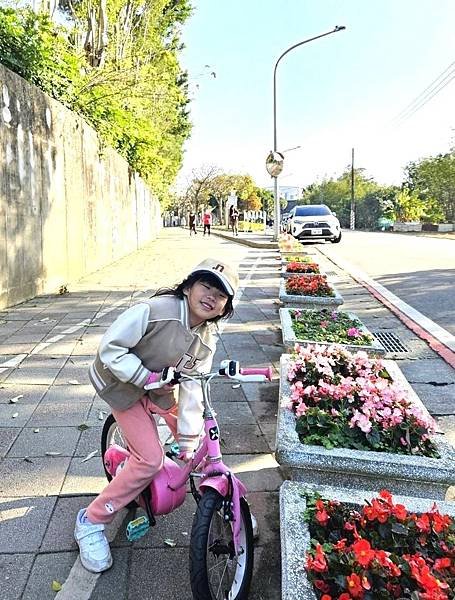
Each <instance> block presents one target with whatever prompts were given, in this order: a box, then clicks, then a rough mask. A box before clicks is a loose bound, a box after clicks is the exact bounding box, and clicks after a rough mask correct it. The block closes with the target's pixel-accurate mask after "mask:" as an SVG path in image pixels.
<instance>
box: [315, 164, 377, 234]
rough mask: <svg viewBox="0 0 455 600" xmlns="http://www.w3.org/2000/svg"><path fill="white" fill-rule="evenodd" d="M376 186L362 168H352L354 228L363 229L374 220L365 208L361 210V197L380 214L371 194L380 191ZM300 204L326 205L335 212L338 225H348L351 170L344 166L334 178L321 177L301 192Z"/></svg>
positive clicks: (372, 223)
mask: <svg viewBox="0 0 455 600" xmlns="http://www.w3.org/2000/svg"><path fill="white" fill-rule="evenodd" d="M380 190H381V188H380V186H379V185H378V184H377V183H376V182H375V181H373V180H372V179H371V178H369V177H367V176H366V175H365V172H364V169H354V192H355V206H356V227H358V228H360V229H363V228H365V229H366V228H369V227H374V222H375V220H376V219H377V217H376V219H374V218H373V219H372V218H371V216H370V213H369V209H368V207H365V209H364V210H362V208H361V207H362V205H363V203H364V201H365V198H367V197H369V198H370V200H369V203H370V206H371V204H373V205H374V204H376V207H375V213H377V214H378V216H381V214H380V213H381V210H380V202H379V199H376V200H374V199H373V198H374V194H377V193H378V192H380ZM303 203H304V204H326V205H327V206H328V207H329V208H330V209H331V210H333V211H334V212H336V214H337V217H338V219H339V220H340V223H341V225H342V227H349V223H350V211H351V170H350V169H346V170H345V171H344V173H342V175H341V176H340V177H338V179H324V180H323V181H322V182H321V183H315V184H312V185H310V186H308V187H307V188H306V190H304V193H303Z"/></svg>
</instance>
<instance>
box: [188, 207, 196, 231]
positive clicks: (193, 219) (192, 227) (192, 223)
mask: <svg viewBox="0 0 455 600" xmlns="http://www.w3.org/2000/svg"><path fill="white" fill-rule="evenodd" d="M189 225H190V236H191V235H192V234H193V233H194V235H196V234H197V231H196V215H195V214H194V212H193V211H191V213H190V218H189Z"/></svg>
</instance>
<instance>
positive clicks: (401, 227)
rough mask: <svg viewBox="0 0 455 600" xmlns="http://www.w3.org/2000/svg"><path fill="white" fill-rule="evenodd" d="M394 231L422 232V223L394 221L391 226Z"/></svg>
mask: <svg viewBox="0 0 455 600" xmlns="http://www.w3.org/2000/svg"><path fill="white" fill-rule="evenodd" d="M393 230H394V231H402V232H409V231H422V223H419V221H406V222H405V221H395V222H394V224H393Z"/></svg>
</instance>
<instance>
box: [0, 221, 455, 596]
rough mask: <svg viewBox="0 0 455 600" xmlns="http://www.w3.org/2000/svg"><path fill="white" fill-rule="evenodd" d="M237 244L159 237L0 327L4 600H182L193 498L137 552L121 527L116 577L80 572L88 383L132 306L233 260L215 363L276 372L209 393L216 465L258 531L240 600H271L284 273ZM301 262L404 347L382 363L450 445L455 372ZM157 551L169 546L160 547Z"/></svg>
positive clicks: (363, 296)
mask: <svg viewBox="0 0 455 600" xmlns="http://www.w3.org/2000/svg"><path fill="white" fill-rule="evenodd" d="M244 243H245V242H244V240H243V239H242V236H239V238H235V239H232V240H227V239H225V238H221V237H220V236H217V235H212V236H211V237H210V238H207V237H205V238H203V236H202V235H201V236H199V235H198V236H193V237H191V238H190V237H189V235H188V231H187V230H183V229H180V228H168V229H164V230H163V231H162V234H161V236H160V238H159V240H157V241H156V242H153V243H152V244H150V245H149V246H148V247H147V248H144V249H143V250H141V251H139V252H136V253H134V254H132V255H130V256H128V257H126V258H125V259H122V260H121V261H119V262H117V263H115V264H113V265H111V266H110V267H108V268H106V269H103V270H101V271H99V272H97V273H94V274H92V275H91V276H89V277H87V278H85V279H84V280H82V281H80V282H79V283H78V284H77V285H73V286H69V294H66V295H62V296H59V295H48V296H42V297H38V298H35V299H33V300H31V301H29V302H26V303H23V304H21V305H18V306H16V307H13V308H11V309H9V310H6V311H3V312H1V313H0V481H1V483H0V598H1V600H17V599H22V598H23V599H27V600H29V599H30V600H31V599H32V598H33V599H36V598H38V599H39V600H47V599H48V598H49V599H52V598H58V600H62V599H63V600H64V599H65V598H69V599H71V600H82V599H85V598H87V599H89V598H91V599H97V600H98V599H99V600H101V599H103V600H106V599H113V600H114V599H115V600H139V598H140V599H141V600H142V599H144V598H150V599H154V600H161V599H163V600H164V599H166V598H178V599H179V600H191V594H190V592H189V583H188V538H189V532H190V528H191V520H192V514H193V512H194V502H193V500H192V498H191V497H189V498H188V499H187V501H186V502H185V504H184V505H183V506H182V507H181V508H180V509H179V510H178V511H176V512H175V513H174V514H172V515H169V516H168V517H160V518H159V521H158V525H157V526H156V527H155V528H153V529H152V530H151V532H149V534H148V535H147V536H146V537H144V538H143V539H142V540H140V541H138V542H135V543H133V544H130V543H128V542H127V541H126V538H125V523H123V524H121V526H120V527H119V529H118V531H117V532H116V530H115V528H114V530H113V532H114V534H115V539H114V541H113V544H112V546H113V554H114V561H115V563H114V566H113V568H112V569H111V570H110V571H108V572H107V573H105V574H103V575H101V576H100V577H92V576H90V575H89V574H87V573H86V572H85V571H83V570H82V568H79V569H78V567H77V566H78V564H79V561H78V560H76V559H77V549H76V545H75V542H74V541H73V538H72V532H73V526H74V519H75V515H76V513H77V510H78V509H79V508H80V507H82V506H84V505H86V504H87V502H89V501H90V498H91V497H93V495H94V494H96V493H97V492H98V491H99V490H100V489H101V488H102V486H103V485H104V484H105V480H104V475H103V470H102V465H101V461H100V457H99V442H100V433H101V428H102V424H103V420H104V419H105V418H106V416H107V414H108V411H107V405H105V404H104V403H103V402H102V401H101V400H100V399H98V398H97V397H96V396H95V393H94V391H93V389H92V387H91V385H90V384H89V381H88V377H87V368H88V365H89V364H90V361H91V360H92V358H93V355H94V353H95V351H96V348H97V345H98V342H99V339H100V337H101V335H102V334H103V332H104V331H105V330H106V328H107V327H108V326H109V324H110V323H111V322H112V321H113V320H114V318H115V317H116V316H117V315H118V314H119V313H120V312H121V311H123V310H124V309H125V308H126V307H127V306H128V305H130V304H131V303H132V302H135V301H137V300H138V299H140V298H142V297H148V296H149V295H150V294H151V293H152V292H153V290H156V289H157V288H158V287H161V286H164V285H170V284H172V283H174V282H176V281H179V280H180V279H181V278H182V277H183V276H184V275H185V274H186V272H187V271H188V269H189V268H190V267H192V266H193V265H194V264H196V263H197V262H198V261H199V260H201V259H202V258H204V257H206V256H219V257H224V258H226V257H229V259H230V260H232V262H233V263H235V264H237V265H238V266H239V271H240V278H241V286H242V288H241V293H240V294H239V295H240V298H239V302H238V304H237V308H236V315H235V318H234V319H233V320H232V321H231V322H229V323H228V324H227V325H226V327H225V329H224V331H223V333H222V338H221V341H220V343H219V345H218V350H217V354H216V357H215V361H219V360H221V359H222V358H224V357H226V356H229V357H230V358H235V359H237V360H240V361H241V362H242V363H243V364H244V365H255V366H264V365H267V364H272V365H273V366H274V368H275V380H274V382H273V383H272V384H244V385H241V386H240V387H237V386H236V385H232V383H231V382H220V383H217V384H214V385H213V399H214V401H215V406H216V408H217V411H218V415H219V420H220V425H221V432H222V438H223V444H224V448H223V451H224V454H225V459H226V462H227V464H230V465H232V467H233V470H234V471H235V472H237V473H239V474H240V477H241V478H242V480H243V481H244V482H245V483H246V485H247V487H248V489H249V490H250V494H249V500H250V503H251V505H252V509H253V511H254V513H255V515H256V516H257V518H258V521H259V526H260V531H261V536H260V540H259V543H258V546H257V550H256V554H255V571H254V579H253V585H252V590H251V594H250V598H251V600H278V599H279V598H280V544H279V514H278V489H279V486H280V484H281V481H282V477H281V474H280V470H279V468H278V467H277V464H276V462H275V461H274V457H273V450H274V441H275V425H276V404H277V398H278V382H277V368H278V363H279V357H280V355H281V353H282V351H283V347H282V345H281V331H280V326H279V317H278V304H277V298H278V286H279V277H280V276H279V269H280V263H279V261H278V252H277V250H274V249H273V248H270V249H269V248H264V247H262V248H257V247H251V246H246V245H244ZM306 248H307V250H308V251H309V252H313V253H315V254H316V255H317V257H316V259H317V260H318V261H319V262H320V263H321V265H322V269H323V270H325V271H327V272H328V275H329V277H330V278H331V279H332V281H333V282H334V283H335V285H336V286H337V288H338V289H339V290H340V292H341V293H342V295H343V297H344V300H345V304H344V305H343V308H346V309H348V310H352V311H354V312H356V313H357V314H358V315H359V317H360V318H361V319H362V320H363V321H364V322H365V323H366V325H367V326H368V327H369V328H370V329H371V330H373V331H375V332H377V331H382V332H387V331H389V332H394V333H395V334H396V335H398V336H399V338H400V340H402V341H403V343H404V344H405V346H406V347H407V349H408V351H407V352H405V353H396V354H393V353H389V354H388V355H387V358H394V359H396V360H397V361H398V364H399V366H400V367H401V369H402V370H403V372H404V374H405V375H406V377H407V378H408V379H409V381H410V382H411V384H412V386H413V387H414V388H415V390H416V392H417V393H418V394H419V395H420V397H421V398H422V400H423V402H424V403H425V404H426V405H427V407H428V408H429V410H430V412H432V413H433V414H434V415H435V416H436V417H437V418H438V420H439V422H440V425H441V428H442V429H443V430H445V431H446V432H447V434H448V437H449V439H451V441H452V443H454V444H455V415H454V413H455V410H454V402H453V399H454V389H455V384H454V370H453V369H452V368H451V367H449V366H448V365H447V364H446V363H444V361H443V360H442V359H441V358H439V357H438V356H437V355H436V354H435V353H434V352H433V351H432V350H431V349H430V348H429V347H428V346H427V344H426V343H425V342H423V341H422V340H420V339H419V338H417V337H416V336H415V335H414V334H413V333H412V332H410V331H409V330H408V329H407V328H406V327H405V326H404V325H403V324H402V323H401V322H400V321H399V320H398V319H397V318H396V317H395V316H394V315H392V314H391V313H390V312H389V311H388V310H387V309H386V308H385V307H384V306H383V305H382V304H380V303H379V302H378V300H376V299H375V298H373V297H372V296H370V294H369V293H368V292H367V290H365V289H364V288H362V287H361V286H359V285H358V284H357V283H356V282H355V281H354V280H353V279H352V278H351V277H350V276H349V274H347V273H345V272H344V271H342V270H341V269H340V268H338V267H336V265H334V264H333V263H332V262H331V261H329V259H328V258H326V257H325V256H323V255H322V254H321V253H320V252H319V250H318V249H317V245H315V246H307V247H306ZM12 400H17V401H15V402H13V403H11V401H12ZM95 451H98V454H97V455H96V456H92V453H93V452H95ZM90 456H92V457H91V458H89V457H90ZM167 539H172V540H174V541H175V542H176V546H175V547H169V546H168V545H166V544H165V540H167ZM53 580H56V581H58V582H60V583H64V582H65V581H67V584H66V585H65V586H64V589H63V591H61V592H59V593H57V594H56V593H55V592H54V591H52V589H51V585H52V581H53ZM65 590H66V591H65Z"/></svg>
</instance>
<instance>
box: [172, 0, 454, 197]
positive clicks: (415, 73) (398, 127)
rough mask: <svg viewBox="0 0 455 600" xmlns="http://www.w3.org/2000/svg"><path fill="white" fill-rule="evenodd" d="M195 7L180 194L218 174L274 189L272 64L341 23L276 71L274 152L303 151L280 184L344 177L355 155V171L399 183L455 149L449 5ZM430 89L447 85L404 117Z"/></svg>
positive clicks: (355, 2) (189, 28)
mask: <svg viewBox="0 0 455 600" xmlns="http://www.w3.org/2000/svg"><path fill="white" fill-rule="evenodd" d="M193 5H194V11H193V15H192V16H191V17H190V19H189V20H188V21H187V23H186V24H185V25H184V27H183V30H182V41H183V42H184V44H185V49H184V50H183V52H182V55H181V64H182V66H183V67H184V68H185V69H187V70H188V73H189V80H190V96H191V98H192V102H191V104H190V110H191V121H192V123H193V130H192V135H191V138H190V140H188V141H187V142H186V145H185V156H184V163H183V167H182V170H181V172H180V174H179V178H178V184H177V185H178V187H180V188H183V187H184V186H185V182H187V181H188V178H189V177H190V176H191V172H192V170H193V169H200V168H201V167H207V166H212V165H213V166H216V167H218V168H219V169H220V170H222V171H223V172H226V173H249V174H250V175H252V176H253V178H254V179H255V181H256V183H257V184H258V185H260V186H263V187H267V186H271V185H272V183H273V181H272V180H271V178H270V176H269V175H268V174H267V172H266V169H265V159H266V156H267V154H268V153H269V151H270V150H271V149H272V148H273V68H274V65H275V62H276V61H277V59H278V57H279V56H280V55H281V54H282V53H283V52H284V51H285V50H286V49H287V48H289V47H290V46H292V45H294V44H297V43H298V42H300V41H303V40H306V39H308V38H311V37H314V36H317V35H320V34H321V33H325V32H328V31H331V30H332V29H333V28H334V27H335V26H336V25H344V26H345V27H346V30H344V31H340V32H338V33H334V34H331V35H329V36H327V37H324V38H322V39H319V40H315V41H312V42H309V43H307V44H304V45H302V46H300V47H298V48H296V49H294V50H292V51H291V52H290V53H289V54H287V55H286V56H285V57H284V58H283V60H282V61H281V62H280V64H279V66H278V68H277V77H276V89H277V118H276V129H277V149H278V150H279V151H285V150H288V149H291V148H295V147H296V146H300V148H297V149H296V150H290V151H289V152H285V153H284V156H285V166H284V169H283V173H282V175H281V176H280V178H279V182H280V185H283V186H285V185H286V186H298V187H304V186H307V185H309V184H310V183H313V182H316V181H321V180H322V179H323V178H326V177H338V176H339V175H340V174H341V173H342V172H343V171H344V170H345V169H346V168H348V167H349V166H350V164H351V152H352V148H354V166H355V167H358V168H364V169H365V171H366V174H367V175H368V176H370V177H373V178H374V179H375V180H376V181H378V182H379V183H381V184H399V183H400V182H401V181H402V180H403V169H404V167H405V166H406V164H407V163H409V162H410V161H413V160H418V159H420V158H423V157H426V156H432V155H435V154H438V153H441V152H447V151H448V150H449V149H450V148H451V147H453V146H455V78H454V80H453V81H450V78H451V77H452V76H453V75H454V74H455V35H454V26H455V1H454V0H417V1H416V0H280V1H276V0H275V1H272V0H229V1H226V0H193ZM452 63H453V64H452ZM448 67H450V68H449V69H448ZM447 69H448V70H447ZM441 75H442V77H441V78H440V76H441ZM444 76H445V77H446V79H445V80H444V81H442V79H443V77H444ZM438 78H439V79H438ZM435 80H437V82H436V84H435V85H437V84H438V83H439V82H440V85H441V86H443V85H444V84H445V83H447V85H446V86H445V87H443V89H441V91H440V92H438V93H436V94H435V95H434V97H433V98H432V99H431V100H429V101H428V102H426V103H425V104H424V105H423V106H422V107H421V108H419V109H418V110H416V111H415V113H414V114H412V115H410V116H409V118H400V114H401V117H403V116H406V115H409V113H410V112H411V111H412V109H413V108H416V104H415V103H414V104H411V103H412V102H414V101H415V100H416V99H419V98H420V99H421V100H425V97H422V96H421V94H422V92H424V91H425V90H426V88H428V86H430V84H432V83H433V82H434V81H435ZM436 89H437V88H436V87H435V86H433V87H430V89H429V90H428V91H427V92H426V93H427V95H429V93H430V92H432V91H436ZM410 104H411V106H410V108H409V109H408V111H407V112H405V113H403V111H404V110H406V108H407V107H408V106H409V105H410ZM397 117H398V118H397Z"/></svg>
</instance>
